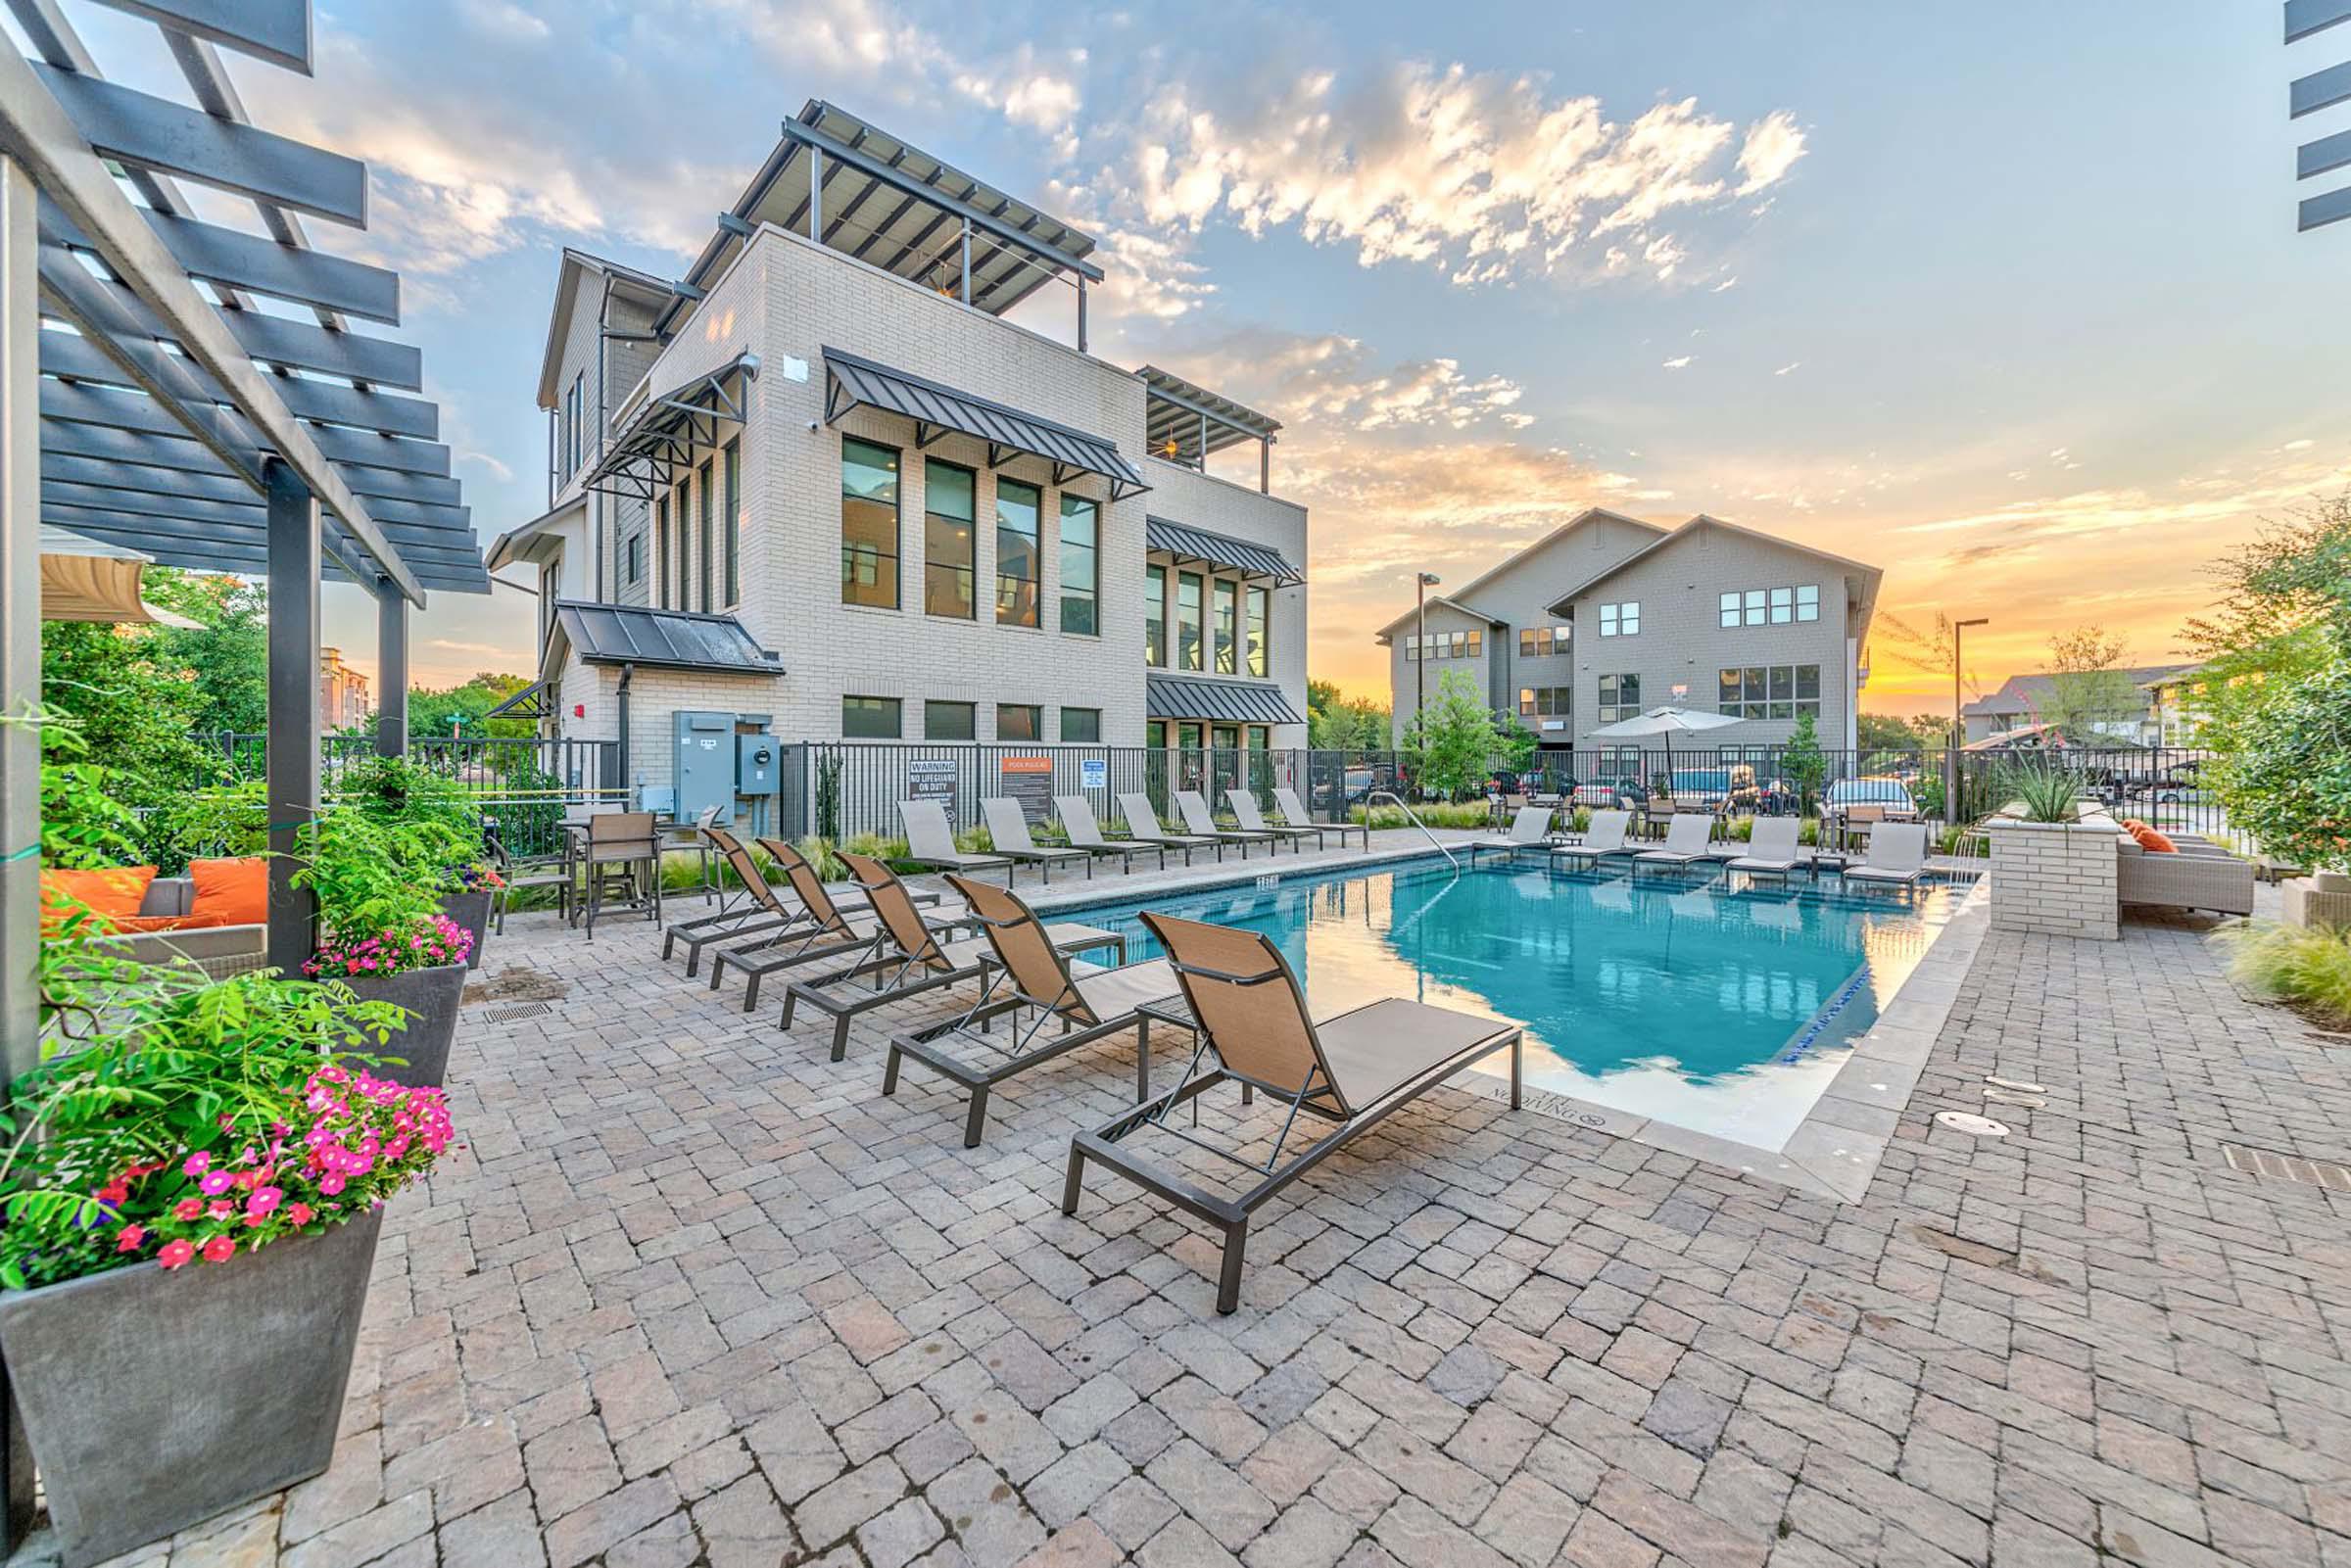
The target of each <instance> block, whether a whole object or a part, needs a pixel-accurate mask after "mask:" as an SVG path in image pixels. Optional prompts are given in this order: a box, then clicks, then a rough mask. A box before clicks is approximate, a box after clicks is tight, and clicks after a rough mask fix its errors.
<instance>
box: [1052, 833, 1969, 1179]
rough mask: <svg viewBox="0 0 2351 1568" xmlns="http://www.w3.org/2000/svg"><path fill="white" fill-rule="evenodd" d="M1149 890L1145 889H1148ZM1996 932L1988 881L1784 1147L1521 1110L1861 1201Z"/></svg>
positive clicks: (1340, 865)
mask: <svg viewBox="0 0 2351 1568" xmlns="http://www.w3.org/2000/svg"><path fill="white" fill-rule="evenodd" d="M1449 847H1450V846H1449ZM1433 854H1434V851H1432V850H1431V849H1430V848H1429V846H1428V841H1427V840H1426V839H1420V840H1418V841H1417V842H1416V843H1412V844H1396V845H1383V846H1375V847H1373V848H1372V849H1370V850H1368V851H1357V852H1355V853H1353V854H1342V855H1330V854H1301V855H1296V856H1294V857H1280V858H1278V859H1277V858H1276V857H1272V856H1269V857H1267V858H1265V859H1262V860H1255V861H1253V862H1252V863H1251V864H1250V869H1248V870H1241V869H1240V868H1239V867H1237V866H1225V867H1221V868H1218V870H1217V871H1215V872H1210V873H1206V874H1203V873H1202V870H1201V868H1199V867H1190V868H1181V869H1171V870H1170V871H1169V872H1167V873H1166V874H1165V875H1164V876H1162V875H1157V874H1146V875H1143V876H1140V877H1129V878H1122V879H1119V881H1118V882H1117V884H1116V885H1115V889H1114V888H1112V887H1106V886H1105V885H1104V884H1103V883H1102V882H1100V881H1093V882H1087V881H1078V882H1073V883H1068V884H1065V885H1064V886H1061V887H1053V888H1050V889H1037V890H1036V891H1035V892H1034V893H1033V896H1032V895H1028V894H1025V895H1024V896H1025V897H1027V898H1028V901H1029V904H1030V906H1031V907H1032V908H1033V909H1035V910H1036V911H1037V912H1038V913H1040V914H1043V913H1046V912H1048V911H1050V912H1053V913H1061V912H1063V911H1065V910H1068V909H1071V908H1076V907H1079V906H1087V905H1100V904H1124V903H1130V902H1134V901H1136V900H1138V899H1148V898H1154V897H1171V898H1173V897H1188V896H1190V895H1193V894H1196V893H1205V892H1214V891H1216V890H1217V889H1219V888H1224V887H1247V886H1254V885H1256V884H1257V883H1258V881H1259V880H1260V879H1262V878H1266V877H1277V878H1280V879H1285V880H1286V879H1289V878H1290V877H1293V876H1295V877H1324V876H1329V875H1332V874H1343V873H1349V872H1353V871H1356V870H1359V869H1362V870H1369V869H1376V868H1382V867H1388V866H1393V865H1396V864H1397V863H1400V862H1404V861H1413V860H1424V859H1428V858H1430V857H1431V856H1432V855H1433ZM1464 869H1466V868H1465V865H1464ZM1187 873H1188V875H1187ZM1137 882H1140V883H1141V885H1140V886H1137V885H1136V883H1137ZM1990 931H1991V879H1989V878H1986V877H1982V876H1978V877H1977V878H1976V879H1975V881H1974V885H1973V886H1972V887H1969V888H1967V889H1966V890H1965V891H1964V892H1962V893H1961V894H1960V897H1959V901H1958V905H1957V907H1956V908H1954V909H1953V910H1952V912H1951V914H1950V917H1949V918H1948V919H1947V920H1945V921H1944V922H1943V927H1942V928H1941V929H1940V930H1938V931H1937V932H1936V933H1935V935H1934V937H1933V939H1932V940H1931V941H1930V943H1929V945H1928V947H1927V951H1926V953H1925V955H1924V956H1922V957H1921V958H1920V959H1919V961H1918V963H1917V964H1916V965H1915V966H1914V967H1913V968H1912V969H1911V971H1910V973H1909V974H1906V975H1905V976H1903V978H1902V982H1901V984H1900V985H1898V986H1896V987H1895V992H1894V995H1893V996H1892V997H1891V998H1889V999H1888V1001H1887V1003H1886V1005H1885V1006H1884V1007H1883V1008H1882V1009H1880V1011H1879V1014H1878V1018H1877V1022H1874V1023H1872V1024H1871V1025H1870V1027H1869V1028H1868V1029H1867V1030H1866V1031H1864V1032H1863V1033H1862V1034H1861V1035H1860V1036H1859V1037H1857V1038H1856V1039H1855V1040H1854V1041H1853V1042H1852V1045H1851V1054H1850V1055H1849V1056H1847V1058H1846V1060H1845V1063H1844V1065H1843V1066H1842V1067H1841V1068H1840V1069H1838V1071H1837V1074H1836V1076H1835V1077H1833V1078H1831V1079H1830V1080H1829V1084H1828V1086H1827V1087H1826V1088H1825V1089H1823V1090H1822V1091H1821V1092H1820V1095H1819V1097H1818V1098H1817V1099H1815V1100H1814V1101H1813V1103H1812V1106H1811V1108H1810V1109H1809V1110H1807V1111H1806V1112H1805V1113H1804V1118H1803V1120H1802V1121H1800V1122H1799V1123H1798V1125H1797V1128H1796V1130H1795V1131H1794V1132H1793V1133H1791V1134H1790V1135H1789V1137H1788V1141H1787V1142H1786V1143H1785V1144H1783V1145H1782V1146H1781V1147H1780V1148H1778V1149H1766V1148H1763V1147H1761V1146H1760V1145H1756V1144H1751V1143H1740V1142H1738V1141H1736V1140H1734V1139H1730V1138H1724V1137H1720V1136H1717V1135H1716V1134H1714V1133H1710V1132H1702V1131H1699V1130H1698V1129H1697V1128H1694V1127H1684V1126H1679V1125H1676V1124H1675V1123H1673V1122H1669V1121H1663V1120H1659V1119H1657V1118H1656V1117H1644V1116H1642V1115H1640V1114H1639V1113H1637V1112H1631V1111H1622V1110H1618V1109H1616V1108H1615V1107H1612V1106H1606V1105H1601V1104H1599V1103H1597V1102H1595V1101H1590V1100H1582V1099H1578V1098H1576V1097H1575V1096H1573V1095H1567V1094H1560V1093H1558V1092H1557V1091H1555V1090H1550V1089H1540V1088H1536V1087H1534V1086H1533V1085H1531V1084H1530V1085H1527V1086H1525V1087H1524V1088H1523V1089H1522V1091H1521V1093H1520V1109H1522V1110H1525V1111H1531V1112H1533V1113H1535V1114H1536V1115H1538V1116H1545V1117H1553V1118H1554V1119H1557V1120H1561V1121H1566V1122H1570V1123H1572V1124H1573V1125H1575V1126H1578V1127H1582V1128H1585V1129H1587V1130H1589V1131H1595V1132H1604V1133H1607V1134H1608V1135H1610V1136H1611V1137H1618V1138H1623V1139H1626V1140H1628V1141H1630V1142H1633V1143H1639V1144H1646V1145H1648V1146H1649V1147H1650V1148H1653V1149H1662V1150H1665V1151H1667V1152H1668V1153H1671V1154H1678V1155H1683V1156H1686V1157H1687V1158H1689V1159H1692V1160H1699V1161H1703V1162H1704V1163H1705V1164H1710V1165H1716V1166H1719V1167H1722V1168H1724V1169H1728V1170H1734V1171H1737V1172H1739V1173H1741V1174H1742V1175H1751V1176H1756V1177H1759V1178H1761V1179H1763V1180H1765V1181H1773V1182H1777V1183H1779V1184H1780V1185H1782V1186H1786V1187H1793V1188H1795V1189H1796V1190H1798V1191H1799V1192H1803V1193H1807V1194H1809V1195H1811V1196H1813V1197H1819V1198H1829V1199H1833V1200H1835V1201H1836V1202H1839V1203H1848V1204H1851V1203H1859V1202H1860V1201H1861V1199H1862V1197H1863V1196H1864V1195H1865V1194H1867V1192H1868V1191H1869V1184H1870V1181H1871V1179H1872V1178H1873V1177H1875V1176H1876V1174H1877V1170H1878V1164H1879V1162H1880V1161H1882V1160H1883V1159H1884V1158H1885V1156H1886V1150H1887V1147H1888V1145H1890V1144H1891V1143H1893V1141H1894V1131H1895V1127H1896V1126H1897V1125H1898V1124H1899V1123H1900V1121H1901V1116H1902V1112H1903V1110H1904V1109H1905V1108H1906V1107H1907V1106H1908V1105H1909V1103H1910V1094H1911V1091H1912V1090H1913V1089H1914V1088H1916V1087H1917V1085H1918V1077H1919V1072H1920V1070H1921V1069H1923V1068H1924V1067H1925V1066H1926V1062H1927V1055H1928V1053H1929V1052H1930V1051H1932V1050H1933V1049H1934V1045H1935V1041H1936V1039H1937V1037H1938V1036H1939V1035H1941V1033H1942V1032H1943V1023H1944V1022H1945V1021H1946V1020H1947V1019H1948V1018H1949V1017H1950V1012H1951V1008H1952V1005H1953V1004H1954V1003H1955V1002H1956V1001H1957V1000H1958V997H1959V987H1960V984H1961V982H1962V981H1964V980H1965V979H1966V978H1967V974H1968V971H1969V970H1970V969H1971V968H1972V967H1973V966H1974V964H1975V961H1976V953H1977V951H1978V949H1980V948H1981V947H1982V946H1983V945H1984V938H1985V936H1986V935H1987V934H1988V933H1989V932H1990ZM1442 1088H1443V1089H1450V1090H1456V1091H1459V1092H1463V1093H1467V1094H1474V1095H1478V1096H1480V1097H1481V1098H1484V1099H1489V1100H1499V1101H1502V1102H1504V1103H1506V1104H1507V1103H1508V1102H1509V1100H1510V1097H1511V1091H1510V1085H1509V1083H1508V1082H1506V1081H1503V1080H1500V1079H1495V1078H1489V1077H1488V1076H1486V1075H1485V1074H1483V1073H1478V1072H1465V1073H1463V1074H1460V1075H1459V1076H1457V1077H1455V1078H1453V1079H1451V1080H1450V1081H1448V1082H1447V1083H1446V1084H1444V1085H1443V1086H1442ZM1432 1092H1441V1091H1432Z"/></svg>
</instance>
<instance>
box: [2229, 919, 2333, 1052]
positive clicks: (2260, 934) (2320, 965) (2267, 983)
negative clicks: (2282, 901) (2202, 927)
mask: <svg viewBox="0 0 2351 1568" xmlns="http://www.w3.org/2000/svg"><path fill="white" fill-rule="evenodd" d="M2213 940H2214V942H2216V943H2217V944H2219V946H2220V947H2221V948H2222V949H2223V950H2224V951H2225V952H2227V953H2228V955H2229V974H2230V977H2231V978H2232V979H2234V980H2235V981H2236V983H2237V984H2239V985H2241V986H2243V987H2244V988H2245V989H2246V990H2248V991H2252V992H2255V993H2256V994H2258V995H2262V996H2270V997H2275V998H2277V999H2278V1000H2279V1001H2281V1002H2285V1003H2288V1004H2290V1005H2292V1006H2294V1007H2298V1008H2300V1009H2302V1010H2303V1011H2305V1012H2307V1013H2309V1014H2311V1015H2312V1016H2313V1017H2314V1018H2317V1019H2320V1020H2322V1021H2323V1022H2327V1023H2329V1024H2333V1025H2336V1026H2338V1027H2339V1026H2342V1025H2346V1024H2351V930H2339V929H2335V928H2333V927H2325V926H2287V925H2283V924H2281V923H2279V922H2277V921H2255V922H2253V923H2251V924H2249V925H2244V926H2232V927H2223V928H2222V929H2220V930H2218V931H2215V932H2214V933H2213Z"/></svg>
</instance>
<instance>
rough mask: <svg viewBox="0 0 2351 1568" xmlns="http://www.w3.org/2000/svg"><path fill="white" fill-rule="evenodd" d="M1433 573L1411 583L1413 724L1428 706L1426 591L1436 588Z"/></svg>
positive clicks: (1434, 574)
mask: <svg viewBox="0 0 2351 1568" xmlns="http://www.w3.org/2000/svg"><path fill="white" fill-rule="evenodd" d="M1437 582H1438V578H1437V574H1436V573H1434V572H1422V573H1421V574H1420V575H1419V576H1418V577H1417V578H1416V579H1415V581H1414V583H1413V617H1414V620H1415V623H1416V624H1415V627H1414V628H1413V722H1414V723H1415V724H1417V723H1419V722H1420V714H1421V710H1423V709H1424V708H1426V707H1427V706H1428V591H1429V590H1430V589H1432V588H1434V587H1436V586H1437Z"/></svg>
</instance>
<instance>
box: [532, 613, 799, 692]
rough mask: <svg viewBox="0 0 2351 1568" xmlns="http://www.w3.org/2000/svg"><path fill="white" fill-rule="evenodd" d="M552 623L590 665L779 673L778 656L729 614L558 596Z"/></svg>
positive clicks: (714, 671)
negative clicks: (757, 641)
mask: <svg viewBox="0 0 2351 1568" xmlns="http://www.w3.org/2000/svg"><path fill="white" fill-rule="evenodd" d="M555 624H556V625H557V626H558V627H560V628H561V629H562V632H563V636H564V637H565V638H566V639H567V640H568V641H570V643H571V645H572V647H573V648H574V649H576V650H577V651H578V653H579V655H580V658H581V660H582V661H583V662H585V663H589V664H634V665H638V666H640V667H643V668H647V669H666V670H703V671H707V672H709V673H711V674H714V675H782V674H783V673H784V666H783V663H782V662H781V660H780V658H779V656H778V655H776V654H774V653H770V652H769V651H768V650H767V649H765V648H763V647H761V646H760V645H759V644H758V643H756V642H754V641H751V634H750V633H748V632H746V631H744V629H743V623H742V622H741V621H738V620H737V619H735V617H734V616H732V615H698V614H696V613H694V612H692V611H689V610H655V609H648V608H646V607H644V606H642V605H635V604H597V603H592V602H589V601H587V600H583V599H557V600H556V601H555Z"/></svg>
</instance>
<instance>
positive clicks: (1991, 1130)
mask: <svg viewBox="0 0 2351 1568" xmlns="http://www.w3.org/2000/svg"><path fill="white" fill-rule="evenodd" d="M1935 1121H1936V1124H1937V1125H1938V1126H1943V1127H1948V1128H1950V1129H1951V1130H1952V1131H1953V1132H1965V1133H1970V1134H1972V1135H1974V1136H1975V1137H1978V1138H2005V1137H2007V1136H2008V1124H2007V1123H2006V1122H2004V1121H1994V1120H1992V1119H1991V1117H1979V1116H1977V1115H1975V1114H1974V1113H1972V1112H1968V1111H1938V1112H1936V1113H1935Z"/></svg>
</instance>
